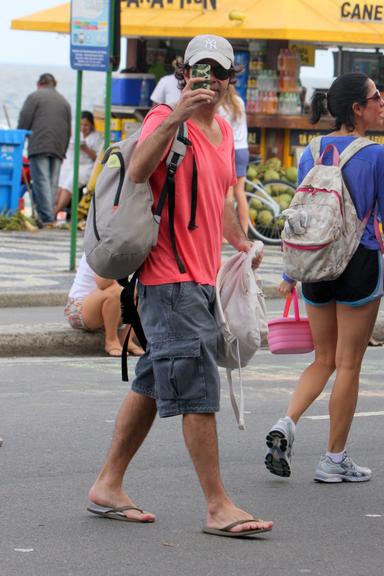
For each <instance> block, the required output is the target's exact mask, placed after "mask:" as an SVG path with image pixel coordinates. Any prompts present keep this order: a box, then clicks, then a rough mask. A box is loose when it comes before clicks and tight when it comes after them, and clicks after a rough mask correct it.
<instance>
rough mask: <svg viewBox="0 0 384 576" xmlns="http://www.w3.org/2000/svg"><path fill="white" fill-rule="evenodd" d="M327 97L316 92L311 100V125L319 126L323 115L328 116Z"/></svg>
mask: <svg viewBox="0 0 384 576" xmlns="http://www.w3.org/2000/svg"><path fill="white" fill-rule="evenodd" d="M326 99H327V95H326V94H325V92H315V93H314V95H313V96H312V100H311V116H310V119H309V121H310V123H311V124H317V123H318V121H319V120H320V118H321V116H323V114H327V106H326Z"/></svg>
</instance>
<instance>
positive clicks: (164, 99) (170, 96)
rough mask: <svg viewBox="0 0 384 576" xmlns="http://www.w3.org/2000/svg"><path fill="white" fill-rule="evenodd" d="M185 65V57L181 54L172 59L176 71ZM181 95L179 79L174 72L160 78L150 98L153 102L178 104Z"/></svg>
mask: <svg viewBox="0 0 384 576" xmlns="http://www.w3.org/2000/svg"><path fill="white" fill-rule="evenodd" d="M182 65H183V58H182V57H181V56H176V57H175V58H174V59H173V60H172V68H173V69H174V71H176V70H177V69H178V68H179V67H180V66H182ZM180 96H181V90H180V88H179V83H178V80H177V78H176V76H175V72H173V74H167V75H166V76H163V77H162V78H160V80H159V81H158V83H157V84H156V86H155V89H154V90H153V92H152V94H151V96H150V98H151V100H152V103H153V104H154V105H155V104H176V102H177V101H178V100H179V98H180Z"/></svg>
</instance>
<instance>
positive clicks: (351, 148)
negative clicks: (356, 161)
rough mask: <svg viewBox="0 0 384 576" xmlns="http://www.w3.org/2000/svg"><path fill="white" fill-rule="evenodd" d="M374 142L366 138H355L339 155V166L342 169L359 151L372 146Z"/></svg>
mask: <svg viewBox="0 0 384 576" xmlns="http://www.w3.org/2000/svg"><path fill="white" fill-rule="evenodd" d="M372 144H375V142H372V140H369V139H368V138H362V137H361V138H356V139H355V140H353V141H352V142H351V143H350V144H348V146H347V147H346V148H345V149H344V150H343V151H342V153H341V154H340V162H339V166H340V168H342V167H343V166H344V165H345V164H346V163H347V162H348V161H349V160H350V159H351V158H352V156H354V155H355V154H356V153H357V152H359V150H362V149H363V148H365V147H366V146H372Z"/></svg>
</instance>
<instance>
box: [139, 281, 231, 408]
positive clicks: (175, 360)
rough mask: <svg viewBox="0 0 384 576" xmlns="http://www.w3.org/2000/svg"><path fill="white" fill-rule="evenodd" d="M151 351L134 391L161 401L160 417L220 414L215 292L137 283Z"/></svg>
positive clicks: (143, 361)
mask: <svg viewBox="0 0 384 576" xmlns="http://www.w3.org/2000/svg"><path fill="white" fill-rule="evenodd" d="M137 293H138V297H139V314H140V319H141V323H142V325H143V329H144V332H145V335H146V337H147V341H148V343H147V350H146V353H145V354H144V355H143V356H141V357H140V358H139V360H138V362H137V364H136V373H135V379H134V381H133V383H132V390H134V391H135V392H137V393H139V394H144V395H145V396H149V397H151V398H154V399H155V400H156V404H157V410H158V413H159V416H160V417H161V418H165V417H167V416H176V415H178V414H189V413H212V412H217V411H218V410H219V404H220V378H219V372H218V369H217V363H216V358H217V328H216V322H215V318H214V302H215V289H214V287H213V286H208V285H202V284H196V283H195V282H179V283H175V284H161V285H158V286H144V285H143V284H140V283H138V288H137Z"/></svg>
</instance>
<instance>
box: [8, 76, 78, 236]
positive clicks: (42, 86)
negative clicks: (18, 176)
mask: <svg viewBox="0 0 384 576" xmlns="http://www.w3.org/2000/svg"><path fill="white" fill-rule="evenodd" d="M18 128H24V129H25V130H31V131H32V134H31V135H30V136H29V139H28V157H29V161H30V168H31V176H32V193H33V199H34V202H35V204H36V210H37V215H38V218H39V220H40V221H41V222H42V224H43V225H44V226H52V223H53V221H54V213H53V206H54V201H55V197H56V191H57V184H58V180H59V173H60V167H61V162H62V161H63V159H64V158H65V155H66V151H67V148H68V144H69V140H70V137H71V107H70V104H69V102H67V100H66V99H65V98H64V96H62V95H61V94H60V93H59V92H58V91H57V90H56V80H55V78H54V76H53V75H52V74H48V73H46V74H42V75H41V76H40V78H39V79H38V81H37V90H35V92H32V94H30V95H29V96H28V97H27V99H26V100H25V102H24V104H23V106H22V109H21V111H20V116H19V122H18Z"/></svg>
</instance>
